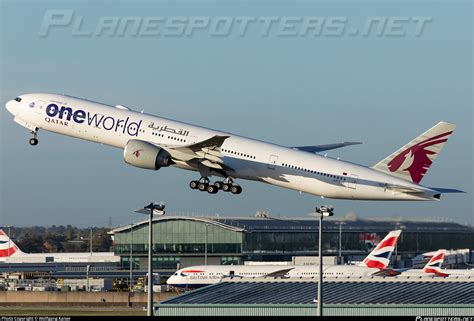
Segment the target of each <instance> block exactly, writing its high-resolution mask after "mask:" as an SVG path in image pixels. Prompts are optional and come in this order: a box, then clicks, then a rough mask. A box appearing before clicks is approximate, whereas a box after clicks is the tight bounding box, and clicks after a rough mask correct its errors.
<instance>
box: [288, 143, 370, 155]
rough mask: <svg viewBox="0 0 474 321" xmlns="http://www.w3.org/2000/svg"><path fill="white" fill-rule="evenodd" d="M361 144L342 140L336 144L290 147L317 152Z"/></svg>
mask: <svg viewBox="0 0 474 321" xmlns="http://www.w3.org/2000/svg"><path fill="white" fill-rule="evenodd" d="M359 144H362V143H361V142H342V143H336V144H326V145H315V146H299V147H292V148H293V149H297V150H302V151H304V152H309V153H319V152H324V151H326V150H331V149H336V148H341V147H346V146H351V145H359Z"/></svg>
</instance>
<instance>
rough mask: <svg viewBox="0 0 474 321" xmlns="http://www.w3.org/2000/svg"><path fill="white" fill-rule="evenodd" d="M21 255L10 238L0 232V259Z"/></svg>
mask: <svg viewBox="0 0 474 321" xmlns="http://www.w3.org/2000/svg"><path fill="white" fill-rule="evenodd" d="M19 254H23V252H22V251H21V250H20V248H19V247H18V246H17V245H16V244H15V243H14V242H13V241H12V240H11V239H10V237H9V236H8V235H7V234H6V233H5V232H4V231H3V230H0V259H5V258H8V257H9V256H15V255H19Z"/></svg>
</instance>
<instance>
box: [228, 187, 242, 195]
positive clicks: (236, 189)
mask: <svg viewBox="0 0 474 321" xmlns="http://www.w3.org/2000/svg"><path fill="white" fill-rule="evenodd" d="M230 191H231V192H232V194H240V193H242V187H240V186H239V185H232V187H231V188H230Z"/></svg>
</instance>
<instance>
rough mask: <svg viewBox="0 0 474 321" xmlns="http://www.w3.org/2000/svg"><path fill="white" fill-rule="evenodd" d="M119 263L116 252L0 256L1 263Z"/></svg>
mask: <svg viewBox="0 0 474 321" xmlns="http://www.w3.org/2000/svg"><path fill="white" fill-rule="evenodd" d="M102 262H105V263H118V262H120V256H116V255H115V254H114V252H95V253H92V255H91V253H89V252H72V253H17V254H15V255H12V256H10V257H2V258H0V263H12V264H14V263H102Z"/></svg>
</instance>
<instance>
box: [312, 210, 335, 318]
mask: <svg viewBox="0 0 474 321" xmlns="http://www.w3.org/2000/svg"><path fill="white" fill-rule="evenodd" d="M316 213H318V214H319V233H318V236H319V242H318V253H319V254H318V255H319V274H318V316H320V317H322V316H323V249H322V235H323V217H330V216H334V207H332V206H327V205H323V206H320V207H316Z"/></svg>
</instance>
